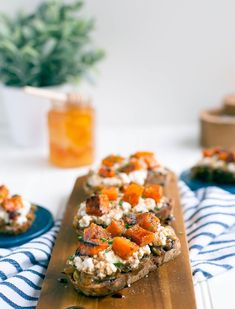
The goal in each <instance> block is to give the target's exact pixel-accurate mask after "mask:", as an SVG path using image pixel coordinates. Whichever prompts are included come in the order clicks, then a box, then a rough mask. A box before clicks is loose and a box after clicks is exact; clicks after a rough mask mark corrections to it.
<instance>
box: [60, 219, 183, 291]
mask: <svg viewBox="0 0 235 309" xmlns="http://www.w3.org/2000/svg"><path fill="white" fill-rule="evenodd" d="M113 222H114V221H112V223H111V225H109V226H108V228H106V229H104V228H103V227H101V226H98V225H96V224H94V223H91V225H90V226H89V227H88V228H85V230H84V232H83V234H82V235H80V236H78V245H77V250H76V252H75V254H74V255H72V256H70V257H69V258H68V260H67V263H66V267H65V273H66V274H67V276H68V277H69V279H70V281H71V282H72V284H73V285H74V287H75V289H76V290H77V291H81V292H83V293H84V294H85V295H88V296H104V295H108V294H112V293H114V292H116V291H118V290H120V289H122V288H124V287H126V286H130V285H131V284H132V283H134V282H135V281H137V280H139V279H141V278H143V277H145V276H146V275H147V274H148V273H149V272H150V271H153V270H155V269H156V268H157V267H158V266H160V265H161V264H163V263H166V262H168V261H170V260H172V259H174V258H175V257H176V256H177V255H179V254H180V242H179V239H178V238H177V236H176V235H175V232H174V230H173V229H172V228H171V227H170V226H162V225H161V224H160V221H159V219H158V218H157V217H156V216H155V215H154V214H153V213H141V214H138V215H137V216H136V218H135V222H132V223H133V224H126V225H123V224H122V223H119V222H115V223H113Z"/></svg>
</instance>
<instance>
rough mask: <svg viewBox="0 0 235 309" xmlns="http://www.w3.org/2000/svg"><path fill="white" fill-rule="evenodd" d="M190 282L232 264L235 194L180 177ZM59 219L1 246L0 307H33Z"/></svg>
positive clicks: (234, 244)
mask: <svg viewBox="0 0 235 309" xmlns="http://www.w3.org/2000/svg"><path fill="white" fill-rule="evenodd" d="M180 191H181V202H182V206H183V212H184V218H185V224H186V229H187V236H188V241H189V250H190V259H191V265H192V271H193V278H194V282H195V283H197V282H199V281H202V280H205V279H209V278H211V277H213V276H215V275H218V274H220V273H221V272H223V271H225V270H229V269H231V268H232V267H234V266H235V228H234V224H235V195H232V194H230V193H228V192H226V191H223V190H221V189H219V188H217V187H210V188H207V189H199V190H198V191H196V192H192V191H191V190H190V189H189V188H188V187H187V186H186V185H185V184H184V183H183V182H180ZM59 226H60V221H57V222H56V223H55V226H54V227H53V228H52V229H51V230H50V231H49V232H47V233H46V234H44V235H43V236H41V237H38V238H35V239H34V240H32V241H30V242H29V243H27V244H25V245H22V246H20V247H17V248H12V249H0V309H8V308H11V309H12V308H17V309H25V308H27V309H31V308H35V307H36V304H37V301H38V298H39V294H40V289H41V286H42V281H43V279H44V276H45V272H46V268H47V265H48V262H49V259H50V254H51V250H52V247H53V245H54V241H55V238H56V235H57V232H58V230H59Z"/></svg>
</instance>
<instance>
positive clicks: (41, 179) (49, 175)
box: [0, 125, 235, 309]
mask: <svg viewBox="0 0 235 309" xmlns="http://www.w3.org/2000/svg"><path fill="white" fill-rule="evenodd" d="M136 150H152V151H155V152H156V153H157V156H158V158H159V160H160V161H161V162H163V163H164V164H165V165H166V166H168V167H170V168H171V169H173V170H174V171H175V172H176V173H177V174H179V173H180V172H181V171H182V170H183V169H185V168H187V167H190V166H191V165H193V164H194V163H195V161H196V160H197V159H198V158H199V156H200V148H199V146H198V128H197V127H195V126H191V127H189V126H184V125H180V126H152V127H141V128H140V127H136V128H133V127H131V128H130V127H122V128H120V127H112V128H111V127H108V128H105V127H102V128H99V129H98V132H97V155H96V159H97V160H96V161H97V162H98V161H99V160H100V159H101V158H102V157H103V156H105V155H107V154H109V153H120V154H123V155H128V154H129V153H132V152H134V151H136ZM86 171H87V168H74V169H60V168H56V167H53V166H51V165H50V164H49V163H48V160H47V149H31V148H28V149H26V148H19V147H15V146H14V145H13V144H12V143H11V142H10V141H9V138H8V134H7V132H6V130H4V129H2V130H1V129H0V184H1V183H4V184H6V185H8V186H9V187H10V188H11V190H12V191H13V193H19V194H22V195H23V196H25V197H26V198H28V199H29V200H31V201H32V202H35V203H37V204H39V205H40V204H41V205H43V206H45V207H47V208H49V209H50V210H51V211H52V213H53V215H54V217H55V218H58V217H60V216H61V215H62V213H63V210H64V207H65V205H66V201H67V199H68V197H69V194H70V193H71V190H72V187H73V184H74V182H75V179H76V178H77V177H78V176H79V175H82V174H84V173H85V172H86ZM234 287H235V270H230V271H227V272H225V273H223V274H222V275H219V276H217V277H214V278H212V279H210V280H208V281H204V282H203V283H201V284H197V285H196V286H195V293H196V299H197V305H198V308H199V309H211V308H213V309H220V308H226V309H229V308H235V304H234V298H233V293H234ZM179 309H181V308H179ZM182 309H187V308H182Z"/></svg>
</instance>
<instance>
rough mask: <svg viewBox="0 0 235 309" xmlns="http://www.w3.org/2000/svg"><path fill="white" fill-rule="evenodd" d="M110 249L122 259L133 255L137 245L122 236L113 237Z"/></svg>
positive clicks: (137, 247)
mask: <svg viewBox="0 0 235 309" xmlns="http://www.w3.org/2000/svg"><path fill="white" fill-rule="evenodd" d="M112 249H113V251H114V253H115V254H116V255H118V256H120V258H122V259H123V260H127V259H128V258H129V257H131V256H132V255H133V253H134V252H136V251H138V249H139V246H137V245H136V244H135V243H133V242H132V241H130V240H129V239H127V238H124V237H114V239H113V245H112Z"/></svg>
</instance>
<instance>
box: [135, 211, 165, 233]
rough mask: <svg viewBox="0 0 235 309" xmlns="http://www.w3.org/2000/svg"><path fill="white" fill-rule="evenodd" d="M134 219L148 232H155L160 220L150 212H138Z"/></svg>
mask: <svg viewBox="0 0 235 309" xmlns="http://www.w3.org/2000/svg"><path fill="white" fill-rule="evenodd" d="M136 221H137V224H138V225H139V226H140V227H142V228H143V229H145V230H147V231H150V232H156V231H157V229H158V225H159V223H160V220H159V219H158V218H157V217H156V216H155V215H154V214H153V213H151V212H144V213H141V214H138V215H137V216H136Z"/></svg>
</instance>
